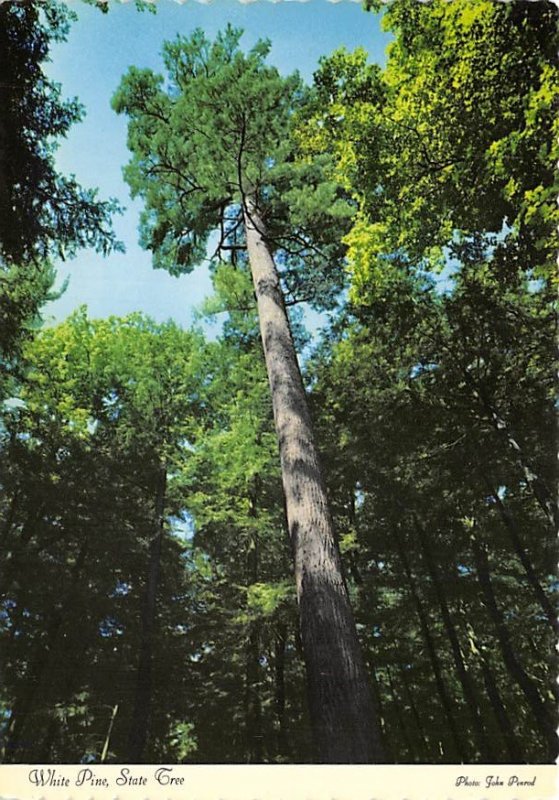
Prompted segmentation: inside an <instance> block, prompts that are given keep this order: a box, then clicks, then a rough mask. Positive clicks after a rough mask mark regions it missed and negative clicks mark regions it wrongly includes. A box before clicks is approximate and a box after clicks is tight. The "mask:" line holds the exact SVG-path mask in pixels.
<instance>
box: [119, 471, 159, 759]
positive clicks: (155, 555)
mask: <svg viewBox="0 0 559 800" xmlns="http://www.w3.org/2000/svg"><path fill="white" fill-rule="evenodd" d="M166 491H167V469H166V466H165V465H164V464H162V465H161V466H160V468H159V473H158V476H157V487H156V492H155V504H154V512H155V513H154V528H155V530H154V534H153V536H152V538H151V541H150V543H149V555H148V569H147V578H146V585H145V589H144V594H143V598H142V608H141V634H140V655H139V660H138V672H137V678H136V691H135V697H134V710H133V712H132V721H131V725H130V733H129V736H128V759H127V760H128V761H129V762H130V763H131V764H141V763H143V758H144V750H145V747H146V742H147V739H148V735H149V726H150V718H151V694H152V657H153V632H154V628H155V612H156V599H157V590H158V587H159V573H160V569H161V546H162V543H163V533H164V530H165V499H166Z"/></svg>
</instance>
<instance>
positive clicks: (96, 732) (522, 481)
mask: <svg viewBox="0 0 559 800" xmlns="http://www.w3.org/2000/svg"><path fill="white" fill-rule="evenodd" d="M365 6H366V7H367V8H365V9H363V11H362V12H360V13H362V22H363V25H364V26H370V28H371V30H372V28H373V26H375V25H377V24H378V20H379V17H378V16H377V15H375V14H374V13H371V12H377V11H379V8H380V4H378V3H376V2H367V3H365ZM185 11H188V9H185ZM278 11H279V13H281V9H278ZM135 13H136V12H135V11H134V10H133V9H130V14H131V15H130V24H131V25H132V26H133V25H134V16H133V15H134V14H135ZM215 13H216V14H217V13H218V11H217V10H216V12H215ZM219 13H221V12H219ZM78 14H79V9H78ZM110 15H111V11H110V10H109V12H108V14H107V17H106V20H107V22H110ZM557 15H558V12H557V8H556V7H555V6H554V5H553V4H552V3H551V2H538V3H525V2H520V1H518V0H513V2H509V3H496V2H491V0H453V2H452V3H448V2H445V0H433V2H431V3H429V4H424V3H417V2H415V0H393V2H392V3H391V4H390V5H389V6H388V7H387V8H386V9H385V10H384V12H383V14H382V24H383V25H384V27H385V29H386V30H387V31H389V32H390V35H391V44H390V45H389V48H388V51H387V57H386V63H384V64H383V65H379V64H377V63H374V62H373V59H372V57H371V54H370V53H369V52H367V50H366V49H364V48H360V49H357V50H354V51H349V50H347V49H345V48H339V49H337V50H335V51H334V52H332V53H325V54H324V56H323V58H322V59H321V61H320V63H319V65H318V67H317V69H316V71H315V73H314V76H313V78H312V80H311V81H308V82H305V81H304V80H303V79H302V77H301V76H300V75H299V74H298V73H297V72H293V73H291V74H290V75H284V74H283V73H282V72H280V71H279V70H278V69H277V68H276V67H275V66H274V64H273V59H272V56H271V43H270V42H267V41H264V40H260V41H258V42H257V43H256V44H254V45H252V47H246V46H245V43H244V36H243V32H242V31H241V30H239V29H236V28H234V27H232V26H231V25H227V24H226V22H227V20H226V19H225V18H224V21H223V25H222V27H221V32H220V33H218V34H217V35H216V36H210V35H209V34H208V33H207V32H204V31H203V30H201V29H197V30H195V31H194V32H193V33H191V34H189V35H186V34H184V35H182V34H181V35H180V36H177V37H176V38H175V39H174V40H171V41H167V42H166V43H164V44H163V45H162V47H163V67H164V72H162V73H158V72H155V71H154V70H152V69H148V68H145V67H144V66H142V65H141V63H138V64H137V65H134V66H131V67H130V69H129V70H128V71H127V72H126V74H124V75H123V76H114V77H115V81H114V85H113V86H111V87H110V90H109V91H108V94H109V93H112V107H113V109H114V111H115V112H117V113H118V114H120V115H123V117H124V118H125V119H126V124H127V130H128V149H129V162H128V164H126V165H124V164H123V165H122V166H123V169H124V176H125V179H126V181H127V182H128V184H129V186H130V190H131V193H132V195H133V196H134V197H135V198H136V199H139V200H140V201H141V204H142V208H143V210H142V212H141V216H140V219H139V230H140V239H141V244H142V246H143V247H144V248H145V249H147V250H148V251H150V253H151V254H152V258H153V266H154V267H156V268H160V269H164V270H167V271H168V272H169V273H171V274H173V275H180V274H182V273H185V272H190V271H192V270H194V269H196V270H199V271H201V270H202V269H204V268H206V269H208V264H209V271H210V275H211V281H212V286H213V294H212V296H211V297H209V298H208V299H207V301H206V302H205V304H204V306H203V307H202V308H200V309H199V312H198V315H199V316H198V321H197V322H196V323H194V324H193V325H192V326H190V327H186V326H181V325H179V324H178V323H177V322H176V321H173V320H169V321H167V322H163V323H162V322H157V321H155V320H153V319H152V318H150V317H149V316H148V315H147V314H145V313H143V312H142V311H141V310H140V309H138V310H137V311H135V312H133V313H130V314H127V315H125V316H119V317H117V316H108V317H105V318H92V316H91V315H90V313H89V312H88V309H87V308H86V307H85V306H82V307H80V308H78V309H76V310H75V311H74V313H73V314H71V315H70V316H69V317H68V318H67V319H65V320H64V321H62V322H58V323H57V324H55V325H53V324H50V325H47V324H44V323H43V316H44V308H45V303H46V302H47V300H48V298H49V297H50V296H52V293H53V288H52V287H53V285H54V280H55V271H56V263H55V262H56V258H57V257H60V256H62V257H64V256H68V257H73V256H76V257H77V258H78V259H79V258H80V253H81V250H82V249H83V248H84V247H90V248H93V249H96V250H98V251H99V252H101V253H108V252H110V251H112V250H114V249H118V248H119V247H120V245H119V243H118V241H117V237H116V235H115V233H114V231H113V228H112V222H111V217H112V215H114V214H115V213H116V212H117V211H118V210H119V204H118V203H117V202H116V201H114V200H108V201H103V200H99V199H98V196H97V194H98V193H97V190H95V189H83V188H82V187H81V186H80V185H79V184H78V182H77V181H76V179H75V177H74V176H66V175H64V174H63V172H62V171H60V170H59V168H58V166H57V162H56V158H55V152H56V148H57V143H58V142H59V141H60V140H61V138H63V137H65V136H66V134H67V132H68V130H69V129H70V127H71V126H72V125H73V124H75V123H77V122H78V120H79V119H80V117H81V114H82V109H81V106H80V104H79V102H78V101H77V100H72V101H65V100H63V97H62V94H61V88H60V87H59V86H58V85H57V84H56V83H55V82H53V81H51V80H50V79H48V78H47V76H46V73H45V71H44V68H45V64H46V59H47V57H48V53H49V48H50V46H51V45H52V44H53V43H55V42H62V41H63V40H64V39H65V37H66V36H67V34H68V30H69V25H70V24H71V23H72V18H73V14H71V13H70V12H69V11H68V10H67V9H66V7H65V6H64V5H63V4H59V3H58V2H55V1H54V0H44V2H40V3H39V2H29V3H25V4H21V3H18V2H12V0H8V2H5V3H3V4H2V5H1V6H0V20H1V23H2V26H1V28H0V39H1V41H0V62H1V63H0V72H1V73H2V75H7V76H8V78H7V80H2V82H1V83H0V98H1V101H2V107H3V108H5V109H6V110H7V113H6V114H3V115H2V119H1V120H0V218H1V219H0V293H1V294H0V403H1V405H0V463H1V470H0V474H1V479H0V536H1V538H2V542H3V547H2V555H1V556H0V574H1V581H0V586H1V589H0V591H1V598H0V602H1V605H0V637H1V642H2V644H1V652H2V675H3V682H2V689H1V690H0V749H1V755H2V761H3V762H5V763H28V762H54V763H93V762H98V763H118V762H132V763H143V762H145V763H158V762H159V763H251V764H253V763H275V764H281V763H312V762H322V763H461V762H466V763H467V762H469V763H552V762H554V760H555V758H556V756H557V752H558V748H557V737H556V733H555V729H556V727H557V715H556V704H557V700H558V692H557V686H556V683H555V673H556V670H557V662H556V657H555V655H554V647H553V645H554V641H555V638H556V635H557V630H558V624H557V598H556V594H557V576H556V560H557V559H556V543H555V539H554V534H555V532H556V530H557V523H558V518H559V515H558V510H557V504H556V496H555V481H556V473H555V465H554V458H555V454H554V449H555V448H554V447H553V441H554V435H555V411H554V407H555V397H556V386H555V383H554V378H553V375H554V368H555V367H556V353H555V346H556V341H555V337H556V316H555V315H556V308H555V303H556V288H557V287H556V283H557V281H556V264H555V253H556V251H557V245H558V242H557V223H558V211H557V205H556V200H555V198H556V196H557V189H558V186H557V170H556V163H557V158H558V153H557V134H558V129H557V118H558V117H557V112H558V98H559V73H558V67H557V64H556V52H557V45H558V33H557ZM138 59H140V54H138ZM2 66H3V69H2ZM119 81H120V82H119ZM204 265H205V266H204ZM302 303H303V304H310V305H311V306H312V308H314V309H315V310H318V311H319V312H321V313H322V314H323V315H324V317H325V318H326V315H327V319H328V322H327V324H325V325H324V326H323V329H322V331H321V332H320V333H316V332H314V331H312V330H311V331H309V330H307V329H306V328H305V317H304V315H303V314H302V313H301V310H300V309H301V304H302ZM216 315H219V318H220V319H221V322H222V324H221V326H220V329H219V333H218V334H217V335H216V336H208V334H207V328H206V327H205V325H204V323H205V320H207V319H208V318H213V317H215V316H216Z"/></svg>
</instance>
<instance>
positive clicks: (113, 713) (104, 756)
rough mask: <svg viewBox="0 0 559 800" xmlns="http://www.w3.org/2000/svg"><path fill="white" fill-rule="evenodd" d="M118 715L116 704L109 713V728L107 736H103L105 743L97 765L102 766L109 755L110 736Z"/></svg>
mask: <svg viewBox="0 0 559 800" xmlns="http://www.w3.org/2000/svg"><path fill="white" fill-rule="evenodd" d="M117 714H118V703H116V704H115V705H114V706H113V708H112V711H111V718H110V720H109V727H108V728H107V735H106V736H105V741H104V742H103V749H102V750H101V756H100V758H99V763H100V764H104V763H105V761H106V760H107V756H108V755H109V747H110V745H111V735H112V732H113V728H114V724H115V719H116V715H117Z"/></svg>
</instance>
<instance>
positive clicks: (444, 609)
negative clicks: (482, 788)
mask: <svg viewBox="0 0 559 800" xmlns="http://www.w3.org/2000/svg"><path fill="white" fill-rule="evenodd" d="M414 522H415V528H416V530H417V532H418V534H419V539H420V542H421V546H422V549H423V552H424V555H425V561H426V563H427V569H428V571H429V575H430V577H431V580H432V582H433V586H434V588H435V593H436V596H437V600H438V603H439V608H440V610H441V616H442V619H443V624H444V627H445V630H446V633H447V636H448V639H449V642H450V647H451V649H452V654H453V656H454V663H455V664H456V671H457V673H458V678H459V680H460V685H461V686H462V691H463V693H464V699H465V701H466V705H467V707H468V711H469V713H470V717H471V720H472V725H473V729H474V734H475V738H476V741H477V744H478V747H479V751H480V755H481V757H482V759H484V760H485V761H486V762H487V763H492V762H494V761H495V756H494V752H493V746H492V744H491V741H490V739H489V737H488V735H487V732H486V730H485V726H484V724H483V717H482V714H481V710H480V707H479V703H478V700H477V696H476V691H475V687H474V683H473V681H472V678H471V676H470V673H469V671H468V668H467V667H466V662H465V660H464V656H463V654H462V648H461V647H460V642H459V639H458V634H457V632H456V627H455V625H454V622H453V620H452V617H451V615H450V610H449V608H448V603H447V601H446V597H445V594H444V591H443V586H442V582H441V580H440V577H439V571H438V568H437V565H436V563H435V559H434V558H433V553H432V551H431V545H430V543H429V540H428V537H427V534H426V533H425V530H424V529H423V526H422V525H421V523H420V522H419V520H418V519H417V516H415V515H414Z"/></svg>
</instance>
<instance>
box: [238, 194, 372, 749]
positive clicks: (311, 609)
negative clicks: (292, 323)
mask: <svg viewBox="0 0 559 800" xmlns="http://www.w3.org/2000/svg"><path fill="white" fill-rule="evenodd" d="M244 215H245V230H246V239H247V249H248V256H249V262H250V267H251V271H252V277H253V282H254V289H255V293H256V300H257V304H258V315H259V321H260V332H261V336H262V344H263V348H264V356H265V360H266V368H267V372H268V379H269V382H270V389H271V396H272V405H273V410H274V420H275V425H276V431H277V436H278V443H279V451H280V460H281V468H282V478H283V488H284V493H285V499H286V508H287V518H288V526H289V534H290V538H291V542H292V546H293V553H294V560H295V580H296V586H297V598H298V603H299V613H300V620H301V634H302V639H303V648H304V654H305V665H306V670H307V685H308V692H309V709H310V715H311V721H312V726H313V734H314V741H315V745H316V749H317V757H318V759H319V760H320V761H321V762H323V763H370V762H381V761H383V760H384V754H383V751H382V745H381V740H380V730H379V726H378V717H377V712H376V709H375V707H374V703H373V698H372V694H371V691H370V688H369V684H368V677H367V673H366V670H365V665H364V661H363V656H362V653H361V648H360V645H359V641H358V638H357V631H356V628H355V622H354V619H353V614H352V610H351V606H350V603H349V597H348V594H347V588H346V586H345V583H344V580H343V575H342V567H341V559H340V554H339V550H338V546H337V542H336V538H335V534H334V527H333V523H332V518H331V515H330V511H329V508H328V501H327V497H326V488H325V485H324V481H323V478H322V474H321V471H320V466H319V460H318V453H317V449H316V446H315V443H314V436H313V431H312V425H311V419H310V414H309V410H308V405H307V398H306V395H305V389H304V387H303V382H302V379H301V374H300V372H299V366H298V363H297V356H296V353H295V347H294V345H293V339H292V336H291V331H290V327H289V321H288V318H287V313H286V309H285V303H284V299H283V295H282V291H281V287H280V282H279V276H278V273H277V270H276V267H275V264H274V260H273V258H272V254H271V250H270V247H269V246H268V243H267V240H266V233H265V230H264V225H263V221H262V219H261V217H260V215H259V212H258V210H257V208H256V206H255V204H254V203H252V202H248V203H247V205H246V207H245V209H244Z"/></svg>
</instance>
